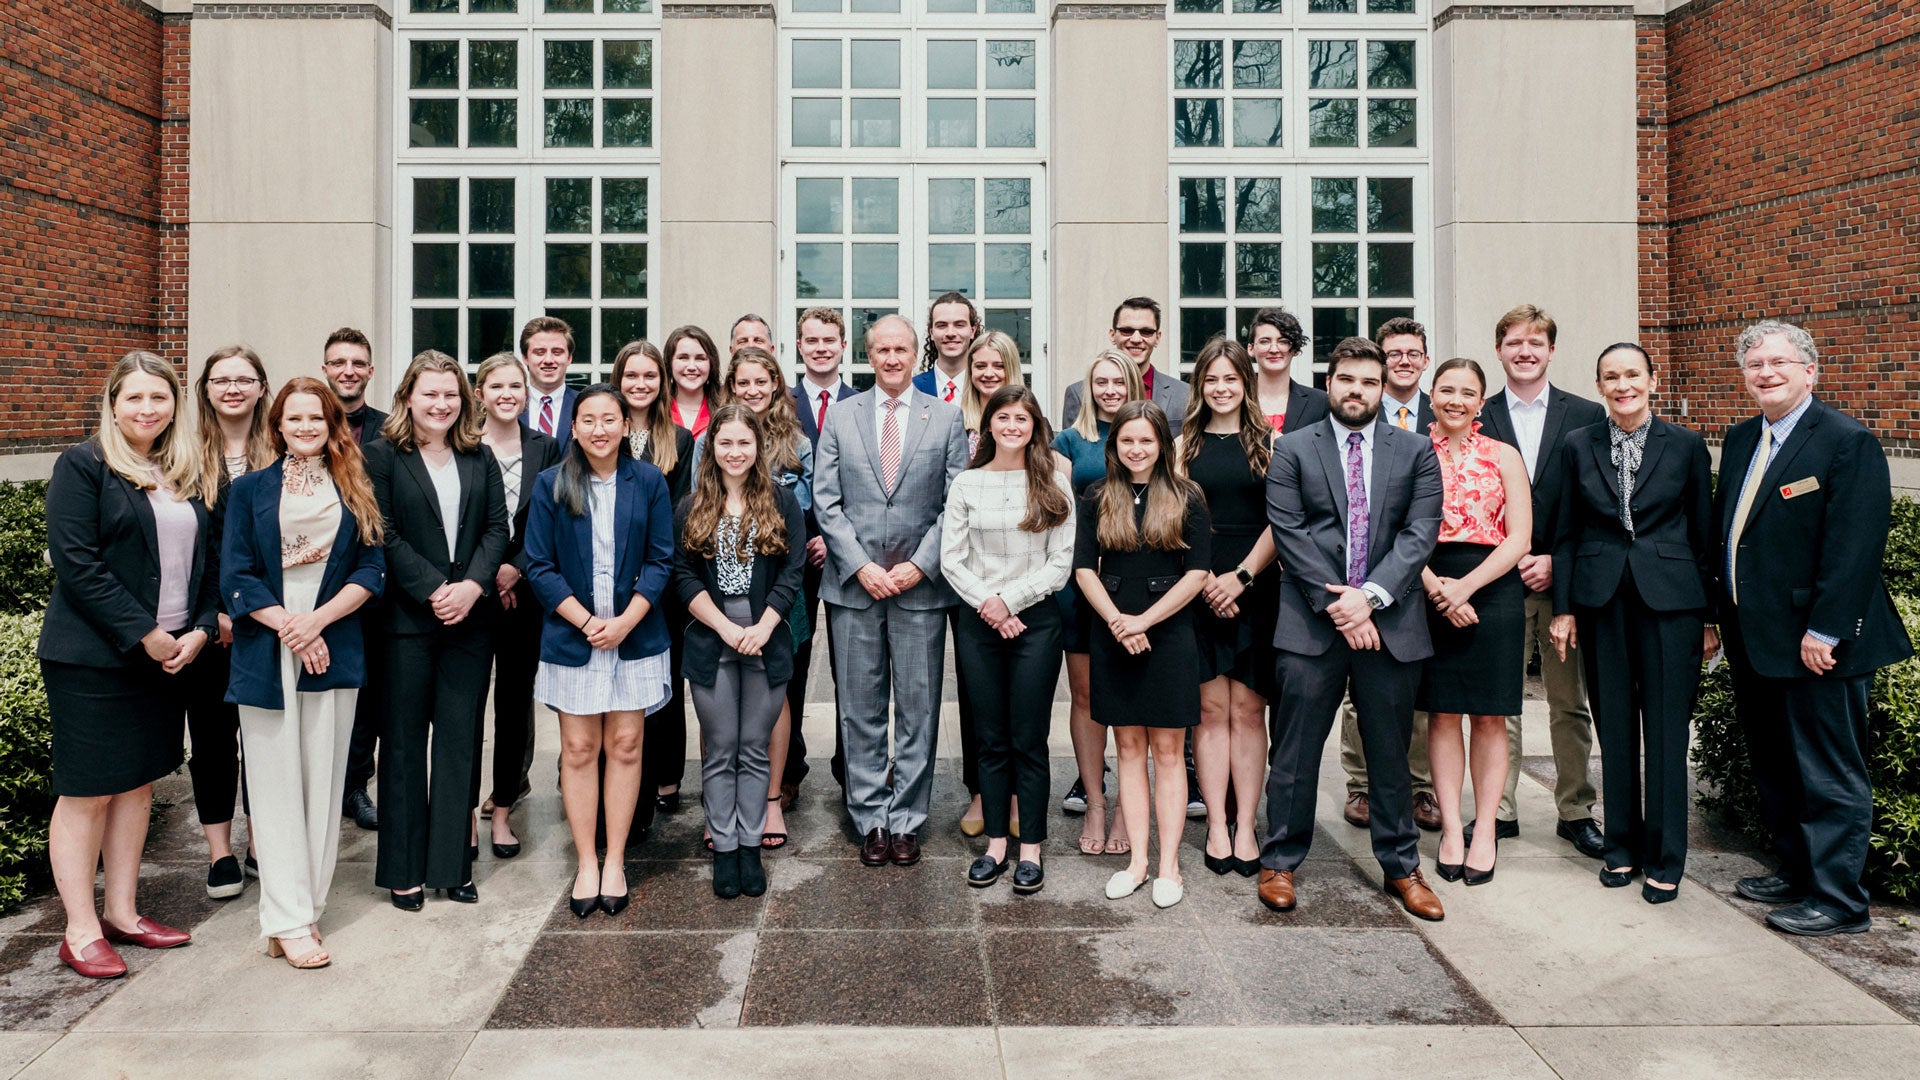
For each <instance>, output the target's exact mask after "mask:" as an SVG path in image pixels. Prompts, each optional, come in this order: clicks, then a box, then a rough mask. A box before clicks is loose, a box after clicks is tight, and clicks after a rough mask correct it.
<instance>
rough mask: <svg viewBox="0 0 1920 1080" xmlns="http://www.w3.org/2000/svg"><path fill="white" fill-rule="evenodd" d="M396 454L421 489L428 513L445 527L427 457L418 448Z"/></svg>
mask: <svg viewBox="0 0 1920 1080" xmlns="http://www.w3.org/2000/svg"><path fill="white" fill-rule="evenodd" d="M394 456H395V457H397V458H399V459H400V467H401V468H403V469H405V470H406V472H407V475H408V476H410V477H412V479H413V484H414V486H415V487H416V488H418V489H419V490H420V497H421V499H422V500H423V501H424V502H425V503H426V504H427V513H429V514H432V515H433V520H434V521H435V522H436V523H438V524H439V526H440V527H441V528H442V529H445V528H446V527H447V523H446V522H445V521H442V520H441V518H440V496H439V495H438V493H436V492H435V491H434V488H433V477H431V476H429V475H427V459H426V458H425V457H424V456H422V455H421V453H420V451H419V450H417V449H416V450H414V451H412V452H411V453H406V454H395V455H394ZM447 558H448V560H452V558H453V552H451V551H449V552H447Z"/></svg>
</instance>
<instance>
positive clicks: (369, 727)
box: [320, 326, 387, 830]
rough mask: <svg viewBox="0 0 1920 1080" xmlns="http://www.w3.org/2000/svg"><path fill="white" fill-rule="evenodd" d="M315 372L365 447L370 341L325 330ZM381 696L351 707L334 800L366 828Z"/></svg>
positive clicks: (374, 418) (374, 825) (373, 821)
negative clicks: (341, 779)
mask: <svg viewBox="0 0 1920 1080" xmlns="http://www.w3.org/2000/svg"><path fill="white" fill-rule="evenodd" d="M320 373H321V374H322V375H324V376H326V379H327V385H328V386H330V387H332V388H333V395H334V397H337V398H339V399H340V407H341V408H342V409H345V410H346V413H347V423H348V424H349V425H351V426H352V428H353V437H354V438H355V439H357V440H358V441H359V443H360V445H361V446H366V445H367V444H368V443H370V442H373V441H374V440H375V439H378V438H379V437H380V428H381V427H382V426H383V425H385V424H386V422H387V414H386V413H383V412H381V411H380V410H379V409H376V408H374V407H373V406H371V405H369V404H367V388H368V387H369V386H370V385H371V384H372V382H373V343H372V342H370V341H368V340H367V335H365V334H363V333H361V332H360V331H358V330H355V329H354V328H353V327H351V326H343V327H341V328H340V329H338V330H335V331H334V332H333V333H331V334H328V335H327V344H326V347H325V349H324V351H322V353H321V354H320ZM362 622H363V623H364V624H365V626H366V633H367V634H369V635H371V634H373V633H374V632H375V630H374V629H373V624H374V623H375V622H376V620H373V619H365V620H362ZM381 651H382V650H381V649H380V648H378V647H377V643H376V642H374V641H372V640H369V641H368V642H367V649H366V654H367V685H368V686H374V685H377V684H376V682H375V680H376V679H378V678H380V677H381V676H382V674H383V673H382V672H381V671H380V670H379V668H380V664H379V655H378V654H379V653H380V652H381ZM381 700H382V695H381V694H379V693H371V694H361V695H360V697H359V700H358V701H357V703H356V704H355V705H354V707H353V738H352V741H351V742H349V743H348V744H347V789H346V794H345V795H343V796H342V797H341V799H340V816H341V817H344V818H352V819H353V823H354V824H355V825H358V826H360V827H361V828H363V829H368V830H373V829H378V828H379V827H380V811H379V809H378V808H376V807H375V806H374V804H373V798H372V797H371V796H369V795H368V794H367V784H368V782H370V781H371V780H372V779H373V766H374V759H375V756H376V755H377V753H378V751H379V748H380V703H381Z"/></svg>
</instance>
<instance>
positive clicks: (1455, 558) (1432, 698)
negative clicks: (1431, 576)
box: [1414, 544, 1526, 716]
mask: <svg viewBox="0 0 1920 1080" xmlns="http://www.w3.org/2000/svg"><path fill="white" fill-rule="evenodd" d="M1491 554H1493V548H1492V547H1491V546H1489V545H1486V544H1441V545H1440V546H1439V547H1438V548H1436V549H1434V552H1433V559H1432V561H1430V562H1429V563H1428V564H1427V565H1428V566H1429V567H1430V568H1431V569H1432V570H1433V572H1434V573H1435V574H1438V575H1439V576H1441V577H1446V578H1462V577H1466V576H1467V575H1468V574H1470V573H1472V572H1473V570H1474V568H1475V567H1477V566H1479V565H1480V564H1481V563H1482V562H1485V561H1486V558H1487V556H1489V555H1491ZM1470 603H1472V604H1473V610H1474V612H1475V614H1477V615H1479V616H1480V621H1479V622H1478V623H1475V624H1474V625H1472V626H1465V627H1461V626H1455V625H1453V624H1452V623H1451V622H1448V621H1447V617H1446V616H1445V615H1442V614H1440V613H1439V612H1437V611H1435V610H1433V608H1432V606H1431V605H1429V606H1428V608H1427V628H1428V629H1429V630H1430V631H1431V632H1432V635H1433V656H1432V658H1431V659H1429V660H1428V661H1427V662H1426V665H1425V666H1424V667H1423V668H1422V669H1421V673H1420V691H1419V693H1418V695H1417V696H1416V697H1415V698H1414V708H1416V709H1421V710H1423V711H1425V712H1437V713H1462V714H1465V715H1469V716H1517V715H1519V713H1520V701H1521V697H1522V693H1523V688H1522V685H1521V682H1522V679H1523V677H1524V676H1525V670H1524V665H1523V662H1522V660H1521V649H1522V648H1523V645H1524V635H1525V632H1526V589H1525V587H1524V586H1523V585H1522V584H1521V583H1520V571H1518V570H1511V571H1509V572H1507V573H1506V574H1505V575H1503V576H1501V577H1499V578H1497V579H1495V580H1494V581H1493V582H1491V583H1489V584H1488V585H1486V586H1485V587H1483V588H1482V589H1481V590H1480V591H1479V592H1477V593H1474V594H1473V599H1472V600H1471V601H1470Z"/></svg>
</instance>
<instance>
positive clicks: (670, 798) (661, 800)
mask: <svg viewBox="0 0 1920 1080" xmlns="http://www.w3.org/2000/svg"><path fill="white" fill-rule="evenodd" d="M653 808H654V809H655V810H656V811H658V812H660V813H662V814H677V813H679V812H680V792H679V791H678V790H677V789H676V790H674V791H669V792H667V793H666V794H665V795H655V796H654V797H653Z"/></svg>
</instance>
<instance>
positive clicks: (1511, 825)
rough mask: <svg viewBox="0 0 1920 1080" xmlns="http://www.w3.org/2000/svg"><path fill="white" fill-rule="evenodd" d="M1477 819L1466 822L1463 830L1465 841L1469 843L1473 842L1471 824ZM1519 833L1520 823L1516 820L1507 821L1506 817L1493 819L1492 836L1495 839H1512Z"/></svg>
mask: <svg viewBox="0 0 1920 1080" xmlns="http://www.w3.org/2000/svg"><path fill="white" fill-rule="evenodd" d="M1479 820H1480V819H1478V818H1475V819H1474V820H1473V821H1469V822H1467V827H1466V830H1465V831H1466V836H1467V843H1469V844H1471V843H1473V826H1474V824H1475V823H1476V822H1478V821H1479ZM1519 835H1520V823H1519V822H1518V821H1508V820H1507V819H1506V818H1494V819H1493V838H1494V839H1495V840H1512V839H1514V838H1515V837H1518V836H1519Z"/></svg>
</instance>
